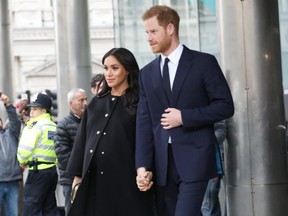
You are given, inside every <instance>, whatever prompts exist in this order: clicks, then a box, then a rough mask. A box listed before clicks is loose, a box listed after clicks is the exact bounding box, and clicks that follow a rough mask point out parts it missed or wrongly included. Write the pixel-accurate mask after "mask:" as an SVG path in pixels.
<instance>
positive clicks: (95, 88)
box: [90, 73, 104, 95]
mask: <svg viewBox="0 0 288 216" xmlns="http://www.w3.org/2000/svg"><path fill="white" fill-rule="evenodd" d="M103 80H104V75H103V74H102V73H99V74H96V75H95V76H93V77H92V79H91V82H90V87H91V92H92V93H93V95H97V94H98V93H99V92H100V91H101V90H102V86H103V83H102V81H103Z"/></svg>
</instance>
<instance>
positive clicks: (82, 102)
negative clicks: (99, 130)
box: [55, 88, 87, 215]
mask: <svg viewBox="0 0 288 216" xmlns="http://www.w3.org/2000/svg"><path fill="white" fill-rule="evenodd" d="M67 99H68V104H69V107H70V113H69V115H68V116H66V117H65V118H64V119H63V120H61V121H59V122H58V124H57V129H56V134H55V151H56V155H57V158H58V169H59V174H60V184H61V185H62V189H63V195H64V197H65V207H64V209H65V214H66V215H67V214H68V212H69V209H70V205H71V199H70V198H71V197H70V195H71V191H72V182H73V178H74V176H70V175H69V174H68V173H67V172H66V168H67V164H68V161H69V158H70V154H71V151H72V148H73V143H74V139H75V136H76V132H77V128H78V125H79V123H80V120H81V117H82V115H83V113H84V110H85V108H86V106H87V94H86V92H85V90H83V89H80V88H75V89H72V90H71V91H69V92H68V95H67Z"/></svg>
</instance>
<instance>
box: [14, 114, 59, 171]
mask: <svg viewBox="0 0 288 216" xmlns="http://www.w3.org/2000/svg"><path fill="white" fill-rule="evenodd" d="M55 131H56V124H55V123H54V122H53V121H52V120H51V116H50V114H49V113H44V114H42V115H40V116H38V117H36V118H33V119H31V120H29V121H28V122H27V126H26V127H25V128H24V129H23V132H22V135H21V138H20V141H19V146H18V152H17V159H18V161H19V163H20V164H27V163H29V162H31V161H33V160H35V159H36V160H37V161H38V162H39V163H40V164H39V165H38V166H37V169H38V170H42V169H47V168H50V167H53V166H55V164H56V162H57V157H56V153H55V150H54V134H55ZM41 162H44V163H45V162H46V163H49V164H41ZM29 170H33V167H29Z"/></svg>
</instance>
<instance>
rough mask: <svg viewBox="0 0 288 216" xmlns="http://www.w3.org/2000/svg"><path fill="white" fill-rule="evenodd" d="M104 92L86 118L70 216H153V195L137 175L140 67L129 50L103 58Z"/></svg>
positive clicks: (72, 167) (73, 159) (76, 152)
mask: <svg viewBox="0 0 288 216" xmlns="http://www.w3.org/2000/svg"><path fill="white" fill-rule="evenodd" d="M102 64H103V65H104V70H105V72H104V76H105V81H104V83H103V90H102V91H101V92H100V94H98V95H97V96H95V97H93V99H92V100H91V102H90V103H89V104H88V106H87V109H86V111H85V112H84V115H83V117H82V120H81V123H80V126H79V129H78V131H77V135H76V138H75V143H74V147H73V150H72V154H71V156H70V160H69V163H68V167H67V169H68V171H69V172H70V173H71V174H72V175H74V176H75V178H74V182H73V186H74V185H76V183H79V182H80V181H82V182H81V185H80V187H79V190H78V192H77V195H76V198H75V200H74V202H73V204H72V206H71V209H70V212H69V216H74V215H75V216H76V215H77V216H79V215H85V216H94V215H105V216H116V215H117V216H136V215H137V216H153V199H152V193H143V192H140V191H139V190H138V188H137V185H136V182H135V178H136V170H135V121H136V119H135V118H136V116H135V115H136V108H137V102H138V73H139V67H138V64H137V62H136V59H135V57H134V56H133V54H132V53H131V52H130V51H129V50H127V49H125V48H113V49H111V50H110V51H108V52H107V53H106V54H105V55H104V57H103V58H102Z"/></svg>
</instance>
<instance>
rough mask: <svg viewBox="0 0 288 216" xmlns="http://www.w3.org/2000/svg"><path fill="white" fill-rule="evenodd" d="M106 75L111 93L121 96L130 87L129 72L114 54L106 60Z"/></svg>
mask: <svg viewBox="0 0 288 216" xmlns="http://www.w3.org/2000/svg"><path fill="white" fill-rule="evenodd" d="M104 70H105V71H104V76H105V80H106V82H107V84H108V86H109V87H110V88H111V94H112V95H116V96H120V95H122V94H123V92H124V91H125V90H126V89H127V88H128V86H129V85H128V72H127V71H126V69H125V68H124V67H123V65H121V64H120V62H119V61H118V60H117V59H116V58H115V57H114V56H112V55H110V56H108V57H107V58H106V59H105V60H104Z"/></svg>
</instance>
